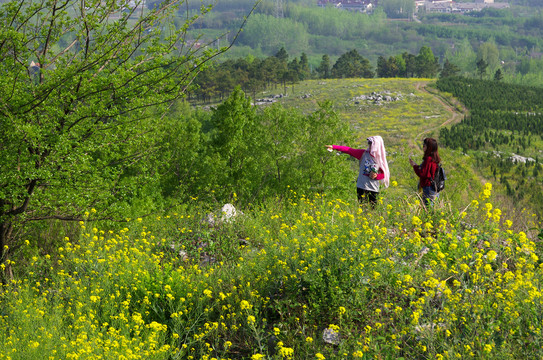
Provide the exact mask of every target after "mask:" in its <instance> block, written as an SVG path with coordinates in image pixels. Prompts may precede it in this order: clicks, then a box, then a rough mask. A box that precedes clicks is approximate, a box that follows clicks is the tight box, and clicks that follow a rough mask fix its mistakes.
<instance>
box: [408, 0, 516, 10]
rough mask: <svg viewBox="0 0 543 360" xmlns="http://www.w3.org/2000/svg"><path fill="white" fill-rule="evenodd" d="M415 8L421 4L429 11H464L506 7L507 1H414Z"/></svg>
mask: <svg viewBox="0 0 543 360" xmlns="http://www.w3.org/2000/svg"><path fill="white" fill-rule="evenodd" d="M415 4H416V5H417V8H419V7H421V6H423V7H424V9H425V10H426V12H429V13H466V12H470V11H481V10H483V9H486V8H491V9H506V8H509V3H495V2H494V0H474V2H470V3H457V2H454V1H452V0H433V1H416V2H415Z"/></svg>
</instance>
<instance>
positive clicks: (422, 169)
mask: <svg viewBox="0 0 543 360" xmlns="http://www.w3.org/2000/svg"><path fill="white" fill-rule="evenodd" d="M436 168H437V164H436V163H435V162H433V161H432V158H431V157H427V158H426V159H424V161H423V162H422V164H420V165H413V170H415V174H417V176H418V177H419V178H420V180H421V185H422V186H429V185H430V184H431V183H430V181H431V180H432V179H433V178H434V173H435V171H436Z"/></svg>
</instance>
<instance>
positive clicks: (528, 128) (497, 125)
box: [437, 77, 543, 213]
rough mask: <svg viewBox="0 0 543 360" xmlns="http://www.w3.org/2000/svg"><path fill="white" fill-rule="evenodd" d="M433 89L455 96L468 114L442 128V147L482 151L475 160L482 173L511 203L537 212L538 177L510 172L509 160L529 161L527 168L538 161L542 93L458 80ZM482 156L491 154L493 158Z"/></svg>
mask: <svg viewBox="0 0 543 360" xmlns="http://www.w3.org/2000/svg"><path fill="white" fill-rule="evenodd" d="M437 86H438V88H439V89H440V90H441V91H447V92H450V93H452V94H453V95H454V96H456V97H458V98H459V99H460V101H462V102H463V103H464V104H465V105H466V106H467V108H468V109H469V111H470V114H469V116H467V117H465V118H464V120H463V121H462V122H461V123H460V124H457V125H454V126H452V127H451V128H450V129H447V128H444V129H441V131H440V139H441V142H442V144H443V145H445V146H447V147H450V148H456V149H463V150H464V151H468V150H472V151H481V150H485V152H484V153H482V154H477V155H476V156H477V159H478V162H479V167H481V168H485V169H486V171H487V172H488V173H489V175H490V174H492V175H491V176H493V177H494V179H496V180H497V179H498V178H499V179H500V182H501V183H502V185H503V187H504V189H505V191H504V192H506V193H507V194H508V195H509V196H512V197H513V198H515V199H516V202H517V204H522V206H526V207H528V208H531V209H535V210H536V211H537V212H538V213H541V211H542V208H541V206H542V204H541V203H540V201H539V198H540V196H539V193H540V186H541V176H539V174H538V173H537V172H536V175H534V176H529V174H528V173H524V172H519V171H518V170H515V167H514V166H513V165H514V162H513V161H514V160H513V159H512V158H511V156H512V155H513V153H514V154H517V155H524V156H525V157H526V158H529V157H532V158H531V160H530V159H528V161H527V163H526V167H529V166H530V164H531V163H534V162H535V160H536V159H537V158H538V157H539V150H538V149H539V148H540V146H541V145H540V144H541V139H542V136H543V119H542V115H541V104H542V101H543V90H542V89H541V88H537V87H528V86H520V85H511V84H504V83H501V82H500V83H499V84H497V83H496V81H493V80H476V79H466V78H458V77H457V78H454V77H451V78H444V79H440V80H439V81H438V82H437ZM486 151H493V152H494V154H495V156H489V155H488V153H487V152H486Z"/></svg>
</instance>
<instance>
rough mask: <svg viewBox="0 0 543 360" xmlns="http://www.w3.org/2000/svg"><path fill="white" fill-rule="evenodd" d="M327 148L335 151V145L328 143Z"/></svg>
mask: <svg viewBox="0 0 543 360" xmlns="http://www.w3.org/2000/svg"><path fill="white" fill-rule="evenodd" d="M326 149H328V151H333V150H334V145H326Z"/></svg>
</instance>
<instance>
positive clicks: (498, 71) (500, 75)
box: [494, 69, 503, 81]
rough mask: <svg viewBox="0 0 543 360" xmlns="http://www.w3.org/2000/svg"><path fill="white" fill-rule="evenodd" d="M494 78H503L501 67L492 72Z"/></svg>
mask: <svg viewBox="0 0 543 360" xmlns="http://www.w3.org/2000/svg"><path fill="white" fill-rule="evenodd" d="M494 80H496V81H501V80H503V73H502V69H498V70H496V72H495V73H494Z"/></svg>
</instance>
